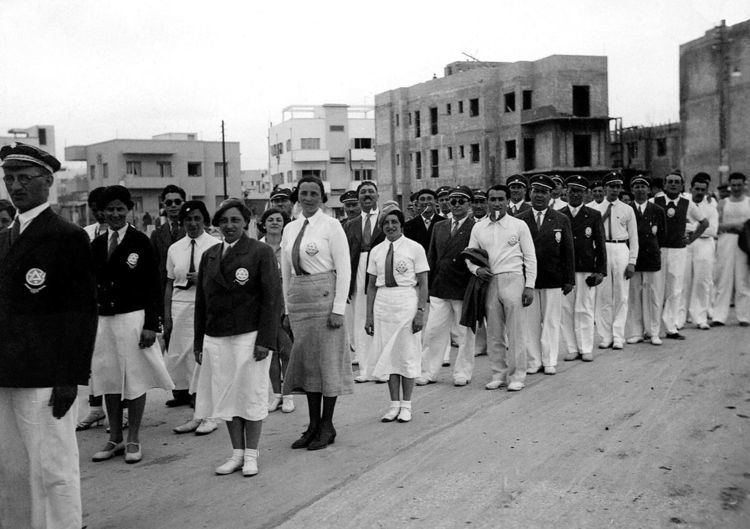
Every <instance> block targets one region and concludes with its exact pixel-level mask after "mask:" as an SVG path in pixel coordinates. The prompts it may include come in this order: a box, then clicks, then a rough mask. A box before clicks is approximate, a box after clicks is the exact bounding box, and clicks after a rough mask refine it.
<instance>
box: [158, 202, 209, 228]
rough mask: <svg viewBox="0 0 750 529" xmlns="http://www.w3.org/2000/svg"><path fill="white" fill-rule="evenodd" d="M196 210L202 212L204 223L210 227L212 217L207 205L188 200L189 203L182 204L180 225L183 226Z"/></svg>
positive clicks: (179, 218) (179, 217)
mask: <svg viewBox="0 0 750 529" xmlns="http://www.w3.org/2000/svg"><path fill="white" fill-rule="evenodd" d="M196 209H197V210H198V211H200V212H201V215H203V223H204V224H205V225H207V226H208V224H209V222H211V216H210V215H209V214H208V209H206V205H205V204H204V203H203V202H202V201H200V200H188V201H187V202H185V203H184V204H182V207H181V208H180V213H179V214H178V217H177V220H178V221H179V222H180V224H182V223H183V222H184V221H185V217H187V214H188V213H190V212H191V211H195V210H196ZM149 218H150V217H149Z"/></svg>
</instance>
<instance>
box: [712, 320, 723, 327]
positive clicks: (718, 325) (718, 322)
mask: <svg viewBox="0 0 750 529" xmlns="http://www.w3.org/2000/svg"><path fill="white" fill-rule="evenodd" d="M711 327H724V322H722V321H712V322H711Z"/></svg>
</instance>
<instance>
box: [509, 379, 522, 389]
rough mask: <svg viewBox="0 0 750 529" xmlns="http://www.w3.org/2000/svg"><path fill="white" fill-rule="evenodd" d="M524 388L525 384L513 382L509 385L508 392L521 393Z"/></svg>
mask: <svg viewBox="0 0 750 529" xmlns="http://www.w3.org/2000/svg"><path fill="white" fill-rule="evenodd" d="M523 388H524V383H523V382H517V381H513V382H511V383H510V384H508V391H521V390H522V389H523Z"/></svg>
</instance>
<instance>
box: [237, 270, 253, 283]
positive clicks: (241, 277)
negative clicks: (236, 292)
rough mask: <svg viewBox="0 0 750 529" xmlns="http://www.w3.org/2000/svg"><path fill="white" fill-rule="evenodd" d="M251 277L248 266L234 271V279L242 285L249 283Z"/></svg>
mask: <svg viewBox="0 0 750 529" xmlns="http://www.w3.org/2000/svg"><path fill="white" fill-rule="evenodd" d="M249 278H250V273H249V272H248V271H247V268H238V269H237V270H235V271H234V280H235V281H237V282H238V283H239V284H240V285H244V284H245V283H247V280H248V279H249Z"/></svg>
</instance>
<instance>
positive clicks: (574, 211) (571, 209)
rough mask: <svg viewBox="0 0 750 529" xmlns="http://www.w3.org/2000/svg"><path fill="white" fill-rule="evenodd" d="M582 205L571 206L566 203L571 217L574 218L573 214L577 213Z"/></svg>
mask: <svg viewBox="0 0 750 529" xmlns="http://www.w3.org/2000/svg"><path fill="white" fill-rule="evenodd" d="M582 207H583V204H581V205H580V206H578V207H575V208H574V207H573V206H571V205H570V204H568V209H569V210H570V214H571V215H573V218H575V216H576V215H578V212H579V211H581V208H582Z"/></svg>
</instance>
